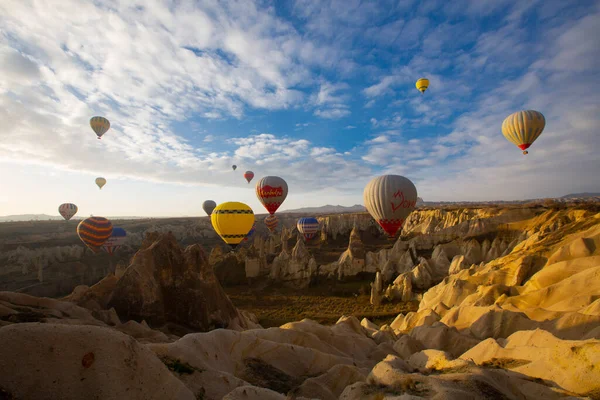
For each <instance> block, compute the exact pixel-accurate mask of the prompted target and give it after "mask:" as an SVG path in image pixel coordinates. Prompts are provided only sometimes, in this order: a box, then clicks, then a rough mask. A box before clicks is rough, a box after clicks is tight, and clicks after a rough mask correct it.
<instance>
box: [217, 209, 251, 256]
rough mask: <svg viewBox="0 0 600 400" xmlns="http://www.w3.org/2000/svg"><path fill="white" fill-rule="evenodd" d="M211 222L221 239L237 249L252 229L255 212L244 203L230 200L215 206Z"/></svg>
mask: <svg viewBox="0 0 600 400" xmlns="http://www.w3.org/2000/svg"><path fill="white" fill-rule="evenodd" d="M210 222H212V226H213V228H214V229H215V232H217V234H218V235H219V236H221V239H223V241H224V242H225V243H227V244H228V245H229V246H231V248H232V249H235V247H236V246H237V245H238V244H240V242H241V241H242V240H244V238H245V237H246V235H248V232H250V229H252V226H253V225H254V212H252V209H251V208H250V207H249V206H248V205H246V204H244V203H239V202H237V201H229V202H226V203H221V204H219V205H218V206H216V207H215V209H214V210H213V212H212V214H211V215H210Z"/></svg>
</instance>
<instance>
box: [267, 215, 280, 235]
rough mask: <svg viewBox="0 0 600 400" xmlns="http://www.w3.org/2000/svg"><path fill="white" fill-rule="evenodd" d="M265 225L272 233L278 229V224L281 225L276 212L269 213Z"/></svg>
mask: <svg viewBox="0 0 600 400" xmlns="http://www.w3.org/2000/svg"><path fill="white" fill-rule="evenodd" d="M265 225H266V226H267V228H268V229H269V230H270V231H271V233H273V232H275V229H277V225H279V218H277V215H275V214H269V215H268V216H267V217H266V218H265Z"/></svg>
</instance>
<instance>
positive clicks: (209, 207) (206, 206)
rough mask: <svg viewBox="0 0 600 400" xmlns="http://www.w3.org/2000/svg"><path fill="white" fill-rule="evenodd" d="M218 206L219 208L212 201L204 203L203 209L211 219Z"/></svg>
mask: <svg viewBox="0 0 600 400" xmlns="http://www.w3.org/2000/svg"><path fill="white" fill-rule="evenodd" d="M216 206H217V203H215V202H214V201H212V200H205V201H204V203H202V209H203V210H204V212H205V213H206V215H208V216H209V217H210V214H212V212H213V210H214V209H215V207H216Z"/></svg>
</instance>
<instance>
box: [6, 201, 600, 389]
mask: <svg viewBox="0 0 600 400" xmlns="http://www.w3.org/2000/svg"><path fill="white" fill-rule="evenodd" d="M469 213H471V214H469V215H470V216H471V218H467V217H466V216H465V217H461V215H463V212H459V213H455V214H445V213H439V212H436V211H432V212H430V213H429V214H422V215H418V214H417V215H415V216H414V217H413V219H412V220H411V222H410V224H407V228H406V236H405V239H406V240H399V241H398V242H396V243H395V244H394V245H393V247H392V246H391V245H390V247H389V249H384V250H380V251H379V252H371V253H370V254H371V256H368V254H369V253H368V252H367V253H365V254H364V258H365V260H366V259H367V257H369V258H370V259H375V254H378V256H377V258H378V259H380V258H383V257H388V261H389V260H393V259H394V258H393V257H394V256H393V255H394V254H402V255H401V257H404V258H405V259H406V260H407V262H408V258H409V257H411V256H410V255H411V254H412V252H413V251H416V252H419V251H422V249H424V248H426V249H432V248H433V251H434V252H436V254H435V256H434V255H433V252H432V254H431V256H429V257H428V256H426V255H423V254H424V253H421V255H418V254H417V255H418V257H421V258H422V260H420V261H419V259H418V258H417V260H412V262H413V263H414V262H419V265H422V268H423V269H425V268H426V267H425V266H426V265H427V268H431V269H433V272H435V273H437V274H438V275H437V278H436V279H440V278H441V280H440V281H439V283H435V282H433V283H432V284H433V285H434V286H432V287H431V288H429V289H427V290H424V291H422V292H421V293H417V294H415V293H414V291H407V285H409V284H410V285H413V286H418V285H419V284H420V282H421V281H420V279H421V277H422V276H424V275H425V274H424V273H422V272H421V271H419V270H418V269H417V271H415V270H414V267H413V269H412V270H410V273H409V272H408V271H407V272H402V273H399V274H398V275H397V276H396V278H395V279H394V283H392V285H391V287H392V288H394V287H397V286H402V285H403V286H402V290H400V289H398V290H400V296H402V295H407V296H415V295H416V296H418V297H419V298H420V304H419V309H418V311H416V312H411V313H408V314H406V315H403V314H400V315H398V317H397V318H396V319H395V320H394V321H393V323H391V324H389V325H383V326H378V325H376V324H374V323H372V322H371V321H369V320H366V319H364V320H362V321H359V320H357V319H356V318H354V317H348V316H342V317H341V318H340V319H339V321H337V323H335V324H333V325H331V326H324V325H320V324H318V323H316V322H314V321H311V320H302V321H296V322H290V323H287V324H284V325H282V326H280V327H277V328H269V329H261V328H260V327H258V326H256V325H255V323H254V322H253V318H252V316H249V315H247V314H245V313H243V312H241V311H238V310H236V309H235V308H234V307H233V308H232V307H231V306H230V305H229V303H228V300H227V299H226V296H224V295H223V293H222V290H220V286H219V284H218V282H217V279H216V277H215V276H214V275H212V271H211V269H210V267H209V266H208V265H209V260H207V259H206V257H205V256H203V255H202V253H203V252H202V249H201V247H200V246H197V245H194V246H190V247H188V248H187V249H185V250H183V249H181V248H179V247H178V246H177V245H176V243H175V242H176V241H175V239H174V237H172V236H171V237H169V235H167V236H160V237H152V236H150V237H149V240H148V241H147V242H146V243H145V244H144V245H143V246H142V249H141V250H140V251H139V252H138V253H137V254H136V255H135V257H134V258H133V260H132V262H131V263H130V265H129V266H128V267H127V268H126V269H125V270H119V271H118V273H117V275H109V276H108V277H107V278H105V279H104V280H102V281H101V282H99V283H98V284H96V285H94V286H92V287H89V288H88V287H79V288H77V290H76V291H75V292H74V293H73V294H71V295H70V296H69V297H67V298H65V299H63V300H54V299H47V298H38V297H33V296H29V295H26V294H20V293H10V292H2V293H0V343H2V344H3V346H0V370H1V371H7V372H5V373H3V374H0V394H2V395H3V396H4V397H6V398H36V399H49V398H56V397H60V398H61V399H79V398H82V397H88V396H89V395H90V394H91V393H93V394H94V395H96V396H98V397H99V398H107V399H108V398H115V399H116V398H133V399H199V398H200V399H222V398H223V399H245V400H248V399H282V400H283V399H286V398H296V399H327V400H330V399H368V400H375V399H394V398H396V399H398V398H403V399H409V398H410V399H421V398H424V399H426V398H445V399H470V398H472V399H479V398H486V399H525V398H540V399H542V398H543V399H573V398H590V399H595V398H599V397H600V370H599V369H598V368H597V365H599V363H600V340H599V339H600V303H599V302H600V279H598V277H599V276H600V213H594V212H590V211H586V210H583V209H565V210H547V209H543V208H534V209H528V210H521V211H519V210H517V211H511V210H493V211H485V210H472V211H469ZM477 216H478V217H479V218H483V221H479V222H477V218H474V217H477ZM461 218H462V221H461ZM488 219H490V220H491V222H484V221H485V220H488ZM444 221H451V222H450V223H445V222H444ZM344 224H345V223H344ZM358 224H359V222H358V221H357V225H356V226H354V227H353V228H351V232H352V230H353V232H352V234H351V235H350V236H349V238H348V241H349V242H350V243H349V246H348V254H347V255H346V259H350V260H352V261H353V262H354V261H355V260H359V259H361V258H360V257H362V256H363V253H362V251H361V246H360V243H362V241H363V239H362V238H361V231H360V229H359V226H358ZM492 225H496V231H495V232H491V233H490V232H487V229H488V228H489V227H490V226H492ZM331 226H332V229H333V224H332V225H331ZM344 226H345V225H344ZM338 228H339V229H338ZM338 228H335V231H337V232H341V231H342V229H341V227H338ZM417 229H418V230H420V231H421V232H423V231H425V232H428V233H425V234H421V235H418V236H415V237H412V238H410V234H411V233H412V232H414V231H413V230H417ZM482 232H483V233H482ZM288 234H289V232H288ZM464 235H466V236H464ZM292 236H293V235H292ZM463 236H464V237H463ZM423 238H425V239H423ZM284 239H285V238H284ZM289 241H291V242H293V241H294V238H293V237H291V238H290V239H289ZM458 241H462V242H458ZM486 241H487V243H488V244H486V245H485V246H484V244H483V243H486ZM475 242H477V243H478V244H479V247H478V245H476V244H475ZM503 242H504V243H505V245H503V244H502V243H503ZM298 243H302V242H298ZM432 243H433V244H432ZM460 243H464V244H465V246H466V247H465V249H466V254H462V253H461V252H464V249H462V248H461V247H460ZM494 243H496V244H495V245H494ZM263 246H264V242H263ZM279 246H281V247H282V249H281V251H280V253H279V255H277V256H276V258H275V259H273V261H272V264H277V263H278V262H279V264H278V265H279V266H280V267H281V266H284V265H288V264H290V263H285V262H283V261H282V259H281V257H280V256H281V255H282V254H284V255H285V254H288V255H289V257H290V258H289V260H302V259H304V258H303V257H304V256H305V255H307V254H308V253H309V252H310V249H309V248H308V247H307V246H303V245H301V244H297V245H295V246H294V248H289V247H288V245H287V241H286V240H284V241H282V242H281V243H280V244H279ZM432 246H433V247H432ZM259 247H260V246H259ZM265 248H266V249H268V246H267V247H265ZM484 248H485V251H484ZM436 249H437V250H436ZM259 250H260V249H258V250H256V249H255V248H250V249H247V250H246V251H247V252H248V253H251V252H254V251H256V253H253V254H252V255H253V256H254V257H259V256H260V254H259V253H260V251H259ZM265 251H266V250H263V252H265ZM442 251H443V253H445V254H446V255H447V256H448V257H447V260H448V261H449V262H450V265H448V266H447V267H444V268H443V269H442V268H441V267H440V265H436V266H435V269H434V264H435V263H432V262H430V261H431V260H432V259H433V260H434V261H435V260H438V261H439V259H440V258H441V256H440V254H442ZM453 252H457V254H454V253H453ZM459 253H460V254H459ZM405 254H409V256H406V255H405ZM412 255H414V254H412ZM220 257H221V259H219V254H217V253H215V252H214V251H213V254H212V255H211V258H212V262H216V263H218V262H220V261H223V257H226V255H224V254H223V253H221V255H220ZM277 257H280V260H279V261H276V259H277ZM464 259H469V260H470V261H473V260H475V261H479V260H481V261H480V263H479V264H477V263H473V264H469V263H470V261H468V262H465V261H464ZM461 260H463V261H461ZM386 263H387V261H386ZM392 264H394V268H396V265H397V263H394V262H392ZM312 265H313V266H314V264H312ZM346 265H351V266H352V268H355V269H356V268H358V267H357V266H358V263H357V264H346ZM339 266H340V263H338V270H337V271H339ZM294 268H295V269H293V270H300V269H299V268H300V266H299V265H296V266H295V267H294ZM303 268H304V267H303ZM319 268H320V267H319ZM446 268H447V272H446V276H444V277H443V278H442V277H441V275H443V272H444V271H445V270H446ZM290 270H292V268H288V269H287V270H286V271H288V272H289V271H290ZM303 270H304V271H306V270H307V268H304V269H303ZM308 270H309V271H310V270H311V268H308ZM260 271H261V265H260V263H259V264H258V268H254V269H253V268H249V269H248V272H251V274H259V275H260V273H261V272H260ZM281 273H282V270H281V269H280V270H279V274H281ZM382 274H383V272H382V271H379V274H377V273H375V275H378V280H379V281H380V282H381V281H382V280H383V279H382ZM280 276H281V275H280ZM400 277H401V279H399V278H400ZM400 281H401V282H400ZM409 282H410V283H409ZM373 286H374V287H376V286H379V289H380V290H383V286H384V285H383V284H382V283H379V284H377V280H376V283H375V285H373ZM111 306H114V307H113V308H110V307H111ZM281 306H282V307H285V305H281ZM176 307H181V309H180V310H179V311H177V310H176ZM117 309H118V310H117ZM130 318H133V320H131V319H130ZM141 318H144V319H143V320H141ZM146 319H147V320H150V323H147V321H146ZM194 321H198V322H194ZM206 321H208V322H206ZM210 321H212V322H210ZM215 321H221V322H220V323H221V324H222V326H223V327H225V328H226V329H213V330H210V331H208V332H206V331H205V330H207V329H211V328H213V327H217V326H218V324H217V323H216V322H215ZM248 328H250V329H248ZM192 330H202V331H203V332H191V331H192ZM188 332H189V333H188ZM186 333H187V334H186Z"/></svg>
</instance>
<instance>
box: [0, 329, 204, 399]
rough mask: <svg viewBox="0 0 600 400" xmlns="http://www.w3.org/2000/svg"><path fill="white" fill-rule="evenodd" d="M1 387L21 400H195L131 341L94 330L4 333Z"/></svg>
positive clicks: (0, 337)
mask: <svg viewBox="0 0 600 400" xmlns="http://www.w3.org/2000/svg"><path fill="white" fill-rule="evenodd" d="M0 343H2V346H0V371H3V373H2V374H0V386H1V387H2V388H3V389H4V390H6V391H8V392H9V393H12V395H13V396H14V397H16V398H28V399H40V400H43V399H56V398H60V399H65V400H69V399H85V398H88V397H89V396H90V394H92V393H93V395H94V396H97V397H98V398H102V399H124V398H127V399H140V400H142V399H189V400H194V399H195V397H194V395H193V394H192V392H190V391H189V390H188V389H187V388H186V387H185V386H184V385H183V383H181V382H180V381H179V380H178V379H176V378H175V377H174V376H172V375H171V374H170V373H169V370H168V369H167V367H165V365H164V364H163V363H162V362H161V361H160V360H159V359H158V358H157V357H156V356H155V354H154V353H153V352H151V351H150V350H148V349H147V348H145V347H144V346H143V345H140V344H139V343H138V342H137V341H136V340H135V339H134V338H132V337H131V336H127V335H124V334H122V333H120V332H117V331H116V330H114V329H110V328H104V327H94V326H72V325H71V326H69V325H53V324H39V323H31V324H14V325H10V326H5V327H2V328H0Z"/></svg>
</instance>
